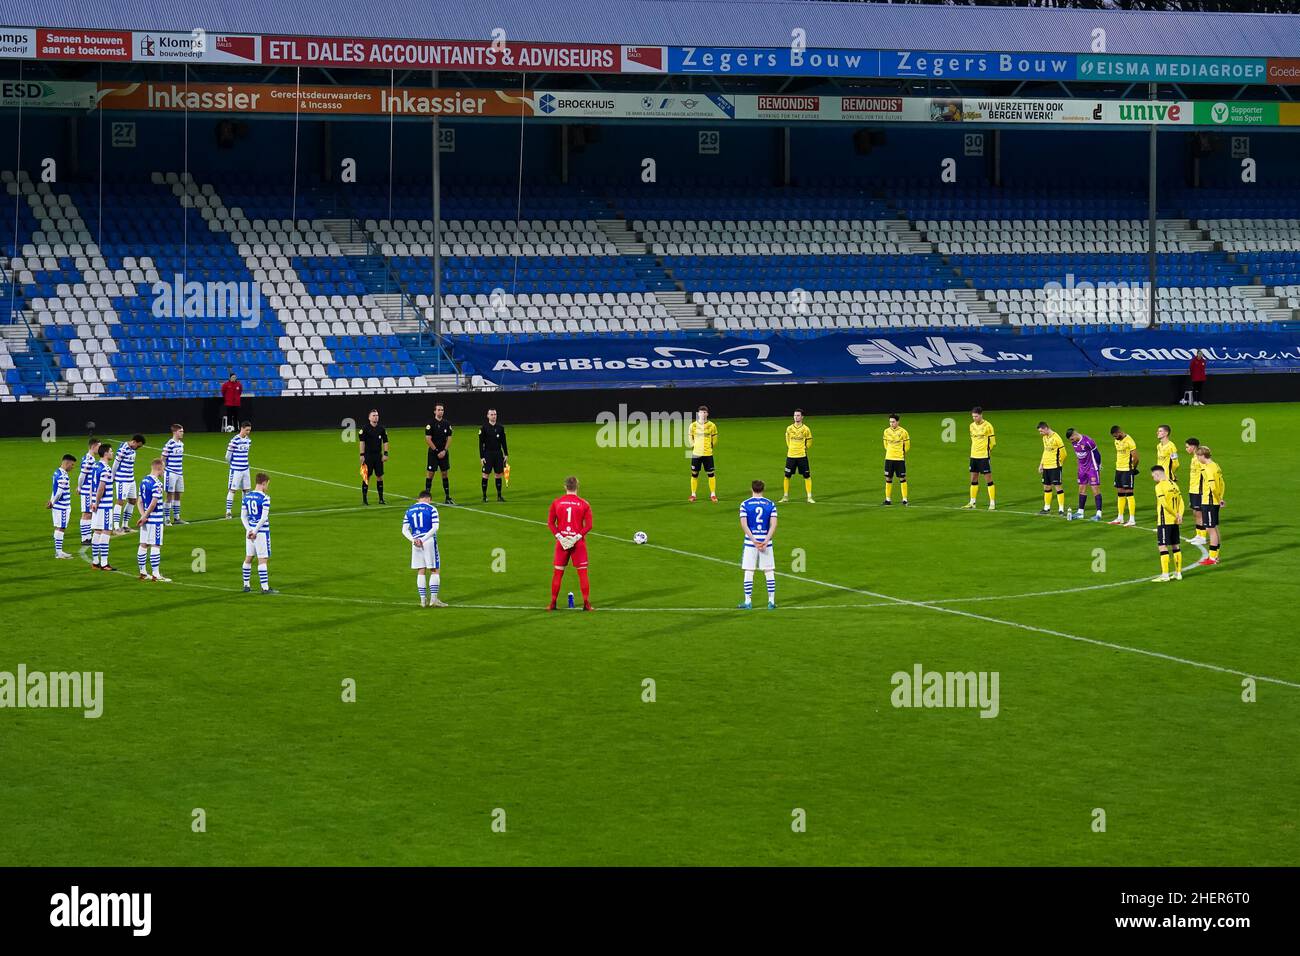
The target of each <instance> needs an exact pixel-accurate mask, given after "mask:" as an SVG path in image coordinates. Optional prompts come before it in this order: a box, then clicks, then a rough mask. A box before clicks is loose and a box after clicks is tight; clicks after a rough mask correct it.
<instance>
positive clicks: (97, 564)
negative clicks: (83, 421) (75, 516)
mask: <svg viewBox="0 0 1300 956" xmlns="http://www.w3.org/2000/svg"><path fill="white" fill-rule="evenodd" d="M95 453H96V455H97V456H98V459H97V460H96V462H95V466H94V467H93V468H92V469H91V470H90V486H91V488H92V489H93V490H92V491H91V493H90V549H91V561H90V566H91V567H92V568H94V569H95V570H96V571H116V570H117V568H115V567H113V566H112V565H111V564H109V563H108V543H109V540H110V539H111V538H112V534H113V443H112V442H108V441H106V442H100V443H99V448H98V449H96V452H95Z"/></svg>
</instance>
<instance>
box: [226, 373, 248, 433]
mask: <svg viewBox="0 0 1300 956" xmlns="http://www.w3.org/2000/svg"><path fill="white" fill-rule="evenodd" d="M243 394H244V386H243V385H242V384H241V383H240V381H239V376H238V375H236V374H235V373H234V372H231V373H230V378H228V379H226V381H224V382H222V383H221V401H222V402H223V403H224V404H225V406H226V407H225V410H224V411H223V412H222V423H221V424H222V427H223V428H225V430H226V431H229V432H233V431H234V430H235V423H236V422H238V421H239V400H240V398H241V396H243Z"/></svg>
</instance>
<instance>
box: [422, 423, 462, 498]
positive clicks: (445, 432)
mask: <svg viewBox="0 0 1300 956" xmlns="http://www.w3.org/2000/svg"><path fill="white" fill-rule="evenodd" d="M424 443H425V444H426V445H427V446H428V447H429V462H428V467H427V468H426V469H425V472H424V490H425V491H430V490H432V488H433V473H434V472H435V471H440V472H442V496H443V502H442V503H443V504H445V505H454V504H455V503H456V502H454V501H452V500H451V481H450V474H449V473H450V471H451V422H449V421H447V410H446V408H444V407H443V404H442V402H439V403H438V404H437V405H434V406H433V420H432V421H430V422H429V424H427V425H425V426H424Z"/></svg>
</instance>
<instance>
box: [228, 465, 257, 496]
mask: <svg viewBox="0 0 1300 956" xmlns="http://www.w3.org/2000/svg"><path fill="white" fill-rule="evenodd" d="M252 487H253V483H252V482H251V481H250V480H249V478H248V469H247V468H245V469H244V470H243V471H232V472H231V473H230V481H229V482H227V484H226V490H227V491H248V490H249V489H250V488H252Z"/></svg>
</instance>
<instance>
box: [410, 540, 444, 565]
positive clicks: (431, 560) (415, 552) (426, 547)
mask: <svg viewBox="0 0 1300 956" xmlns="http://www.w3.org/2000/svg"><path fill="white" fill-rule="evenodd" d="M438 566H439V555H438V539H437V537H436V536H435V537H432V538H427V539H425V540H424V541H412V542H411V568H412V569H413V570H416V571H423V570H425V569H426V568H427V569H428V570H430V571H437V570H438Z"/></svg>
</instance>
